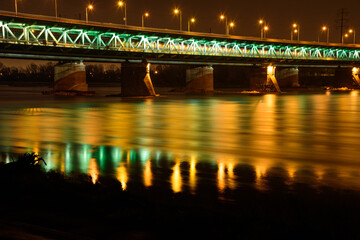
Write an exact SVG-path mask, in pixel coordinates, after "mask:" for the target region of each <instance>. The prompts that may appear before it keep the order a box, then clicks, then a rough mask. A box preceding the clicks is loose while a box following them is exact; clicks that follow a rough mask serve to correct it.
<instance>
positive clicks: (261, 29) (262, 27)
mask: <svg viewBox="0 0 360 240" xmlns="http://www.w3.org/2000/svg"><path fill="white" fill-rule="evenodd" d="M259 25H260V39H263V38H264V25H265V22H264V20H262V19H260V20H259Z"/></svg>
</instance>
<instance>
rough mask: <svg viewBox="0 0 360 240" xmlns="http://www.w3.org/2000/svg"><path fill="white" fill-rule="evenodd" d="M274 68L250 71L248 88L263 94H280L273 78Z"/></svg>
mask: <svg viewBox="0 0 360 240" xmlns="http://www.w3.org/2000/svg"><path fill="white" fill-rule="evenodd" d="M275 70H276V67H274V66H271V65H270V66H268V67H253V68H252V70H251V71H250V88H251V89H253V90H258V91H264V92H280V91H281V90H280V87H279V84H278V82H277V79H276V77H275Z"/></svg>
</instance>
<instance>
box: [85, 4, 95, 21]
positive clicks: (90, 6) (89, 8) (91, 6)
mask: <svg viewBox="0 0 360 240" xmlns="http://www.w3.org/2000/svg"><path fill="white" fill-rule="evenodd" d="M93 9H94V6H93V5H92V4H89V5H88V6H87V7H86V11H85V17H86V22H87V23H88V22H89V12H88V11H89V10H90V11H91V10H93Z"/></svg>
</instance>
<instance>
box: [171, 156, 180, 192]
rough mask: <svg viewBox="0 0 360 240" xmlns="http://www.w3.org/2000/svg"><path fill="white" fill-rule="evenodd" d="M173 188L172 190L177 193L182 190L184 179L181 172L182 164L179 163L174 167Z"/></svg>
mask: <svg viewBox="0 0 360 240" xmlns="http://www.w3.org/2000/svg"><path fill="white" fill-rule="evenodd" d="M171 186H172V190H173V191H174V192H175V193H177V192H181V189H182V179H181V172H180V162H177V163H176V164H175V166H174V167H173V174H172V176H171Z"/></svg>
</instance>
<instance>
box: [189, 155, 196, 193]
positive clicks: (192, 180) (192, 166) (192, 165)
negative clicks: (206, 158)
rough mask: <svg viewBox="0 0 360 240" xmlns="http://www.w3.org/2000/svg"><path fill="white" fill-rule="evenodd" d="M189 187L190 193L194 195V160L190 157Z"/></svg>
mask: <svg viewBox="0 0 360 240" xmlns="http://www.w3.org/2000/svg"><path fill="white" fill-rule="evenodd" d="M189 185H190V189H191V192H192V193H195V190H196V159H195V157H191V160H190V180H189Z"/></svg>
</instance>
